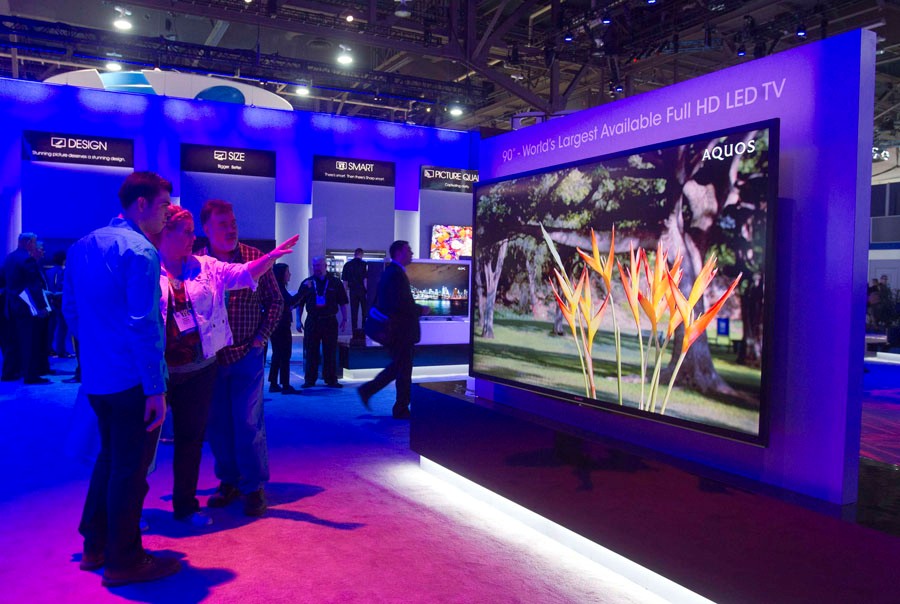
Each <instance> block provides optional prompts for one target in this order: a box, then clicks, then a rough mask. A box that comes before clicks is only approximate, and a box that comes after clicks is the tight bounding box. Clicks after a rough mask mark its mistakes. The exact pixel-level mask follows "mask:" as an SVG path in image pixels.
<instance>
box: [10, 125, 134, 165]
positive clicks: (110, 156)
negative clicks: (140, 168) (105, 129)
mask: <svg viewBox="0 0 900 604" xmlns="http://www.w3.org/2000/svg"><path fill="white" fill-rule="evenodd" d="M22 159H23V160H25V161H44V162H54V163H62V164H87V165H90V166H115V167H118V168H132V167H134V141H133V140H130V139H125V138H111V137H108V136H85V135H81V134H62V133H59V132H38V131H35V130H25V131H23V132H22Z"/></svg>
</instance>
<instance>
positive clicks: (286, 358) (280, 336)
mask: <svg viewBox="0 0 900 604" xmlns="http://www.w3.org/2000/svg"><path fill="white" fill-rule="evenodd" d="M269 341H270V342H271V343H272V364H271V365H270V366H269V383H271V384H277V383H278V382H279V379H280V381H281V385H282V386H288V385H289V384H290V383H291V352H292V351H291V347H292V346H293V343H292V341H291V328H290V326H288V328H287V329H276V330H275V331H274V332H272V337H271V338H269Z"/></svg>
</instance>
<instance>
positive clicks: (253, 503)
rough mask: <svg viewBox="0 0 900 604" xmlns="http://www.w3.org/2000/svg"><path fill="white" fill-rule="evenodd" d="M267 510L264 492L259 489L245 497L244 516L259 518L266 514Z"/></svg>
mask: <svg viewBox="0 0 900 604" xmlns="http://www.w3.org/2000/svg"><path fill="white" fill-rule="evenodd" d="M267 508H268V505H267V504H266V492H265V491H264V490H262V489H259V490H258V491H253V492H252V493H250V494H249V495H247V500H246V501H245V502H244V515H245V516H254V517H256V518H259V517H260V516H262V515H263V514H265V513H266V509H267Z"/></svg>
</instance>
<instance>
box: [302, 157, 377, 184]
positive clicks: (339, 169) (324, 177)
mask: <svg viewBox="0 0 900 604" xmlns="http://www.w3.org/2000/svg"><path fill="white" fill-rule="evenodd" d="M313 180H318V181H325V182H349V183H356V184H360V185H379V186H383V187H393V186H394V162H389V161H372V160H365V159H345V158H342V157H328V156H325V155H315V156H313Z"/></svg>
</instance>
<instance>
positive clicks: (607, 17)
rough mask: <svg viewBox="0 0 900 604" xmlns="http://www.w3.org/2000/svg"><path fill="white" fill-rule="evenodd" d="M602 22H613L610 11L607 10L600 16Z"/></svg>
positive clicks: (607, 23) (605, 23)
mask: <svg viewBox="0 0 900 604" xmlns="http://www.w3.org/2000/svg"><path fill="white" fill-rule="evenodd" d="M600 23H602V24H603V25H609V24H610V23H612V15H610V14H609V11H605V12H604V13H603V16H602V17H600Z"/></svg>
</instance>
